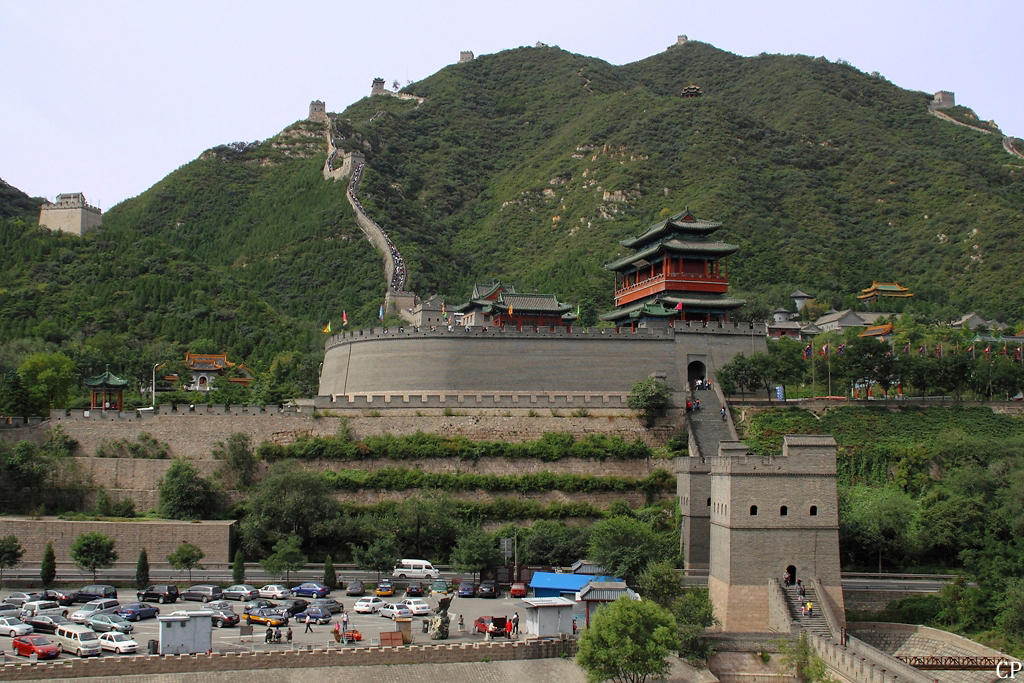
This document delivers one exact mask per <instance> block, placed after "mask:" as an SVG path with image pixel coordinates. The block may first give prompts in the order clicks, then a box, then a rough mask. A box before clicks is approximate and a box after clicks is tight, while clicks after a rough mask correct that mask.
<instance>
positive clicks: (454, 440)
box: [258, 432, 652, 462]
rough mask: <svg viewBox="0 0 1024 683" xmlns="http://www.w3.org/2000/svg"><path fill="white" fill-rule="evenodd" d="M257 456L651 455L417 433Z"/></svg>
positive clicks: (600, 438) (263, 449) (551, 441)
mask: <svg viewBox="0 0 1024 683" xmlns="http://www.w3.org/2000/svg"><path fill="white" fill-rule="evenodd" d="M258 453H259V456H260V457H261V458H263V459H264V460H268V461H273V460H284V459H286V458H296V459H298V460H368V459H372V458H387V459H389V460H423V459H427V458H455V459H458V460H466V461H471V462H476V461H477V460H479V459H480V458H533V459H536V460H541V461H544V462H550V461H553V460H560V459H562V458H590V459H594V460H606V459H614V460H642V459H646V458H650V457H651V455H652V451H651V449H650V447H649V446H647V445H646V444H645V443H644V442H642V441H640V440H639V439H637V440H636V441H632V442H629V441H626V440H624V439H623V438H622V437H619V436H605V435H604V434H589V435H587V436H585V437H583V438H582V439H579V440H577V439H575V438H573V436H572V434H564V433H548V434H544V436H542V437H541V438H540V439H538V440H536V441H528V442H525V443H505V442H503V441H470V440H469V439H467V438H465V437H463V436H438V435H436V434H424V433H423V432H416V433H415V434H411V435H409V436H392V435H390V434H385V435H383V436H368V437H366V438H365V439H363V440H362V441H351V440H348V439H345V438H343V437H320V438H313V439H306V440H302V441H296V442H295V443H293V444H288V445H280V444H271V443H263V444H261V445H260V447H259V451H258Z"/></svg>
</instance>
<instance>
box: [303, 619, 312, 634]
mask: <svg viewBox="0 0 1024 683" xmlns="http://www.w3.org/2000/svg"><path fill="white" fill-rule="evenodd" d="M312 632H313V619H312V617H310V616H309V615H308V614H307V615H306V630H305V631H303V633H312Z"/></svg>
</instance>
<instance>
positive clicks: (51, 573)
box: [39, 541, 57, 588]
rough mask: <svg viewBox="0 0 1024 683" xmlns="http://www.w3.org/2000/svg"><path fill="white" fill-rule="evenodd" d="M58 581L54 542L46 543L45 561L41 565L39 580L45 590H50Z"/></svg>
mask: <svg viewBox="0 0 1024 683" xmlns="http://www.w3.org/2000/svg"><path fill="white" fill-rule="evenodd" d="M56 579H57V555H56V553H54V552H53V541H47V542H46V549H45V550H43V561H42V563H41V564H40V565H39V580H40V581H41V582H42V584H43V588H49V587H50V586H52V585H53V582H54V581H55V580H56Z"/></svg>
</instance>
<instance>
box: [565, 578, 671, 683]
mask: <svg viewBox="0 0 1024 683" xmlns="http://www.w3.org/2000/svg"><path fill="white" fill-rule="evenodd" d="M678 646H679V638H678V636H677V634H676V620H675V618H674V617H673V616H672V614H671V613H670V612H669V611H668V610H666V609H665V608H663V607H660V606H659V605H657V604H656V603H654V602H652V601H650V600H640V601H636V600H630V599H629V598H628V597H626V596H623V597H621V598H619V599H618V600H616V601H615V602H613V603H611V604H610V605H607V606H606V607H604V608H602V609H601V610H599V611H598V612H597V614H595V615H594V617H593V618H592V619H591V621H590V626H589V627H588V628H587V629H586V630H585V631H583V634H582V635H581V636H580V639H579V643H578V645H577V650H576V664H578V665H579V666H580V667H582V668H583V669H584V670H585V671H586V672H587V681H589V683H602V682H603V681H607V680H613V681H615V682H616V683H644V681H646V680H647V679H648V678H663V677H664V676H665V674H666V673H667V672H668V669H669V664H668V662H667V661H666V660H665V658H666V657H667V656H668V653H669V652H670V651H673V650H675V649H676V648H677V647H678Z"/></svg>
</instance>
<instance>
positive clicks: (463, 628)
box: [459, 614, 466, 633]
mask: <svg viewBox="0 0 1024 683" xmlns="http://www.w3.org/2000/svg"><path fill="white" fill-rule="evenodd" d="M465 632H466V620H465V619H464V618H463V617H462V615H461V614H460V615H459V633H465Z"/></svg>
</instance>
